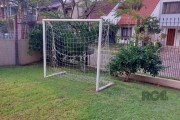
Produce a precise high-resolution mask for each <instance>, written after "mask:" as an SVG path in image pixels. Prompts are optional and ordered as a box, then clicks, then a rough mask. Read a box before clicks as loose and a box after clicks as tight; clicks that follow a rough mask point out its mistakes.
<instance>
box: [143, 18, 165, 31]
mask: <svg viewBox="0 0 180 120" xmlns="http://www.w3.org/2000/svg"><path fill="white" fill-rule="evenodd" d="M140 29H141V32H148V33H149V34H158V33H160V32H161V29H160V26H159V20H158V19H157V18H156V17H152V16H148V17H147V18H145V19H143V20H142V22H141V24H140Z"/></svg>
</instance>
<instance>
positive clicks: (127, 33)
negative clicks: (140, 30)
mask: <svg viewBox="0 0 180 120" xmlns="http://www.w3.org/2000/svg"><path fill="white" fill-rule="evenodd" d="M131 33H132V28H130V27H129V28H128V27H122V28H121V35H122V37H129V36H131Z"/></svg>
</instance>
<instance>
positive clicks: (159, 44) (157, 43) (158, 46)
mask: <svg viewBox="0 0 180 120" xmlns="http://www.w3.org/2000/svg"><path fill="white" fill-rule="evenodd" d="M155 47H156V48H157V49H159V48H160V47H162V43H161V42H159V41H158V42H156V43H155Z"/></svg>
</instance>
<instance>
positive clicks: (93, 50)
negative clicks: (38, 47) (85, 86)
mask: <svg viewBox="0 0 180 120" xmlns="http://www.w3.org/2000/svg"><path fill="white" fill-rule="evenodd" d="M43 56H44V58H43V59H44V77H50V76H55V75H57V76H59V77H61V78H62V79H66V80H77V81H81V82H88V83H92V84H95V85H96V91H100V90H102V89H104V88H106V87H109V86H110V85H112V84H113V82H111V81H110V74H109V69H108V63H109V60H110V58H111V55H110V54H109V25H108V24H104V23H103V21H102V20H101V19H43Z"/></svg>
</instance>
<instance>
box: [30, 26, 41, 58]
mask: <svg viewBox="0 0 180 120" xmlns="http://www.w3.org/2000/svg"><path fill="white" fill-rule="evenodd" d="M28 44H29V51H28V54H29V55H32V52H33V51H40V52H41V54H42V52H43V31H42V25H41V24H38V25H37V26H36V28H35V29H32V30H31V31H30V33H29V42H28Z"/></svg>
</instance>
